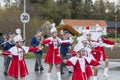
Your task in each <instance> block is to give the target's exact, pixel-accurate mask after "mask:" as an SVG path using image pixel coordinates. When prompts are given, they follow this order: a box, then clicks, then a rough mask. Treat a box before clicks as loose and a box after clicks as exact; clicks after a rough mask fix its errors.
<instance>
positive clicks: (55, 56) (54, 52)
mask: <svg viewBox="0 0 120 80" xmlns="http://www.w3.org/2000/svg"><path fill="white" fill-rule="evenodd" d="M52 26H53V27H52V28H51V30H50V32H51V37H48V38H47V39H45V40H43V44H45V45H47V46H48V50H47V54H46V57H45V63H47V64H49V69H48V73H47V80H51V78H50V77H51V71H52V68H53V65H55V66H56V69H57V77H58V80H61V72H60V71H61V70H60V64H61V63H62V58H61V56H60V53H59V45H60V44H68V43H69V41H68V40H65V41H62V40H61V39H60V38H58V37H57V29H56V27H55V24H52Z"/></svg>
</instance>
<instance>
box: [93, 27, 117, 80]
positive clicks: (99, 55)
mask: <svg viewBox="0 0 120 80" xmlns="http://www.w3.org/2000/svg"><path fill="white" fill-rule="evenodd" d="M96 30H97V32H96V33H94V34H92V37H91V38H92V39H93V40H95V41H96V42H98V44H99V45H98V46H97V47H95V48H94V49H93V51H92V52H93V56H94V57H95V59H96V60H98V61H104V62H105V69H104V73H103V75H104V76H105V77H108V58H107V55H106V54H105V51H104V47H107V48H111V49H112V48H113V46H114V44H115V42H113V41H111V40H108V39H105V38H104V37H103V32H102V31H103V30H102V28H100V27H97V29H96ZM97 73H98V67H97V66H96V67H95V68H94V80H97Z"/></svg>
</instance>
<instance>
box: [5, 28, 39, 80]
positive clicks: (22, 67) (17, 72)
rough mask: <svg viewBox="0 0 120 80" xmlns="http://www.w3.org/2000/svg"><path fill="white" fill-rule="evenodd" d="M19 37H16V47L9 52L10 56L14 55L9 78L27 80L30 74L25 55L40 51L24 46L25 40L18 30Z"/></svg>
mask: <svg viewBox="0 0 120 80" xmlns="http://www.w3.org/2000/svg"><path fill="white" fill-rule="evenodd" d="M16 32H17V33H18V35H16V36H15V37H14V42H15V46H13V47H12V48H10V49H9V50H8V52H7V53H8V54H10V55H12V61H11V64H10V66H9V69H8V76H10V77H13V80H18V78H19V77H20V79H21V80H25V76H26V75H27V74H28V70H27V66H26V63H25V59H24V54H25V53H28V52H33V51H37V50H39V49H38V48H29V47H26V46H23V42H24V40H23V39H22V37H21V35H20V33H21V32H20V29H17V30H16Z"/></svg>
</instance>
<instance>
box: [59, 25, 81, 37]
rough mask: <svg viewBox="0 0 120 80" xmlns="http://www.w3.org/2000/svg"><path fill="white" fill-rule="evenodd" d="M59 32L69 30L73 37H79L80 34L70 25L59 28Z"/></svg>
mask: <svg viewBox="0 0 120 80" xmlns="http://www.w3.org/2000/svg"><path fill="white" fill-rule="evenodd" d="M57 30H58V31H60V30H68V31H69V32H70V33H71V34H72V35H76V36H79V32H77V31H76V30H75V29H74V28H72V26H69V25H59V26H57Z"/></svg>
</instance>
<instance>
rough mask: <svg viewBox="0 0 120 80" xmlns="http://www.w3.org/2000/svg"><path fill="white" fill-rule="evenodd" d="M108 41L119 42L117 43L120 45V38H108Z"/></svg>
mask: <svg viewBox="0 0 120 80" xmlns="http://www.w3.org/2000/svg"><path fill="white" fill-rule="evenodd" d="M108 39H110V40H113V41H115V42H117V43H120V38H116V39H115V38H108Z"/></svg>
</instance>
